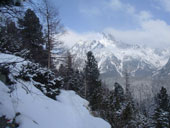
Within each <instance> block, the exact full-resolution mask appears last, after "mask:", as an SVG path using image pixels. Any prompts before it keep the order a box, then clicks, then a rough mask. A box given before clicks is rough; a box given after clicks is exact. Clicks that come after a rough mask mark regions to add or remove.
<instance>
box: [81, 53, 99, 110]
mask: <svg viewBox="0 0 170 128" xmlns="http://www.w3.org/2000/svg"><path fill="white" fill-rule="evenodd" d="M84 72H85V97H86V98H87V99H88V100H89V101H90V105H91V106H92V108H93V109H95V108H97V106H96V104H98V103H97V102H100V101H97V100H96V99H95V98H96V96H97V95H98V93H100V92H98V91H97V90H98V87H101V81H100V79H99V75H100V73H99V69H98V64H97V61H96V59H95V57H94V55H93V53H92V52H91V51H89V52H88V53H87V61H86V64H85V68H84ZM94 106H95V107H94Z"/></svg>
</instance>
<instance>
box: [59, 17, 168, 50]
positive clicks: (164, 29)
mask: <svg viewBox="0 0 170 128" xmlns="http://www.w3.org/2000/svg"><path fill="white" fill-rule="evenodd" d="M103 31H104V32H107V33H111V34H112V35H113V36H114V37H115V39H116V40H121V41H123V42H125V43H129V44H141V45H146V46H150V47H154V48H166V47H170V36H169V35H170V25H168V24H167V23H166V22H165V21H162V20H153V19H148V20H145V21H143V22H141V24H140V28H138V29H134V30H126V31H125V30H119V29H114V28H106V29H105V30H103ZM100 38H101V35H100V34H99V33H96V32H87V33H82V34H80V33H77V32H75V31H72V30H68V33H66V34H65V35H64V36H62V38H61V40H62V41H64V42H65V43H66V44H67V45H68V46H70V47H71V46H73V44H75V43H77V42H79V41H81V40H83V41H87V40H95V39H100Z"/></svg>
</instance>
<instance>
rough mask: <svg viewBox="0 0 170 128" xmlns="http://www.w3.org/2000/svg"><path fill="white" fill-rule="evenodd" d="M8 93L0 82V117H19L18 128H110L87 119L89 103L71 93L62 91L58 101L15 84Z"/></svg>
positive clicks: (100, 120)
mask: <svg viewBox="0 0 170 128" xmlns="http://www.w3.org/2000/svg"><path fill="white" fill-rule="evenodd" d="M2 56H3V57H2ZM0 57H2V58H3V59H1V60H3V61H1V62H5V61H8V62H9V60H10V62H11V60H12V59H13V60H18V58H15V56H10V55H5V54H0ZM8 57H9V59H6V60H5V58H8ZM10 57H11V58H10ZM19 60H20V59H19ZM12 86H14V85H12ZM9 91H10V90H9V88H8V87H7V86H6V85H4V83H2V82H1V81H0V116H2V115H6V117H7V118H8V119H12V118H13V117H14V116H15V113H17V112H19V113H21V115H19V116H18V117H17V118H16V121H17V122H18V123H19V124H20V127H19V128H111V126H110V125H109V124H108V123H107V122H106V121H104V120H102V119H100V118H96V117H93V116H92V115H90V113H89V111H88V109H87V105H88V102H87V101H86V100H84V99H82V98H81V97H80V96H78V95H77V94H75V92H73V91H64V90H62V91H61V94H60V95H59V96H58V97H57V101H55V100H53V99H50V98H48V97H46V96H45V95H44V94H43V93H42V92H41V91H40V90H38V89H37V88H35V87H34V86H33V84H32V82H23V81H18V82H17V83H16V84H15V90H14V91H13V92H12V93H9Z"/></svg>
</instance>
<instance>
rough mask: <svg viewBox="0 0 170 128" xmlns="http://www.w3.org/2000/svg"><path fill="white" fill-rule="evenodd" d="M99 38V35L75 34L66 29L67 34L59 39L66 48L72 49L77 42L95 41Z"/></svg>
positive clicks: (94, 33) (92, 33)
mask: <svg viewBox="0 0 170 128" xmlns="http://www.w3.org/2000/svg"><path fill="white" fill-rule="evenodd" d="M99 38H100V34H99V33H96V32H86V33H77V32H75V31H73V30H71V29H67V32H66V33H65V34H64V35H62V36H61V37H60V40H61V41H63V42H64V43H65V44H66V45H67V46H69V47H72V46H73V45H74V44H75V43H77V42H79V41H87V40H95V39H99Z"/></svg>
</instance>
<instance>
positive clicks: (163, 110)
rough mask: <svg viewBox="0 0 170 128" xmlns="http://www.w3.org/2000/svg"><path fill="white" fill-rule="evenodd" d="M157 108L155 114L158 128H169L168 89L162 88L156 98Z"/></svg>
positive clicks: (155, 124)
mask: <svg viewBox="0 0 170 128" xmlns="http://www.w3.org/2000/svg"><path fill="white" fill-rule="evenodd" d="M156 104H157V107H156V109H155V114H154V120H155V123H154V126H155V127H156V128H169V126H170V125H169V117H168V116H169V112H168V109H169V100H168V94H167V90H166V88H164V87H162V88H161V90H160V92H159V93H158V95H157V97H156Z"/></svg>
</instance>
